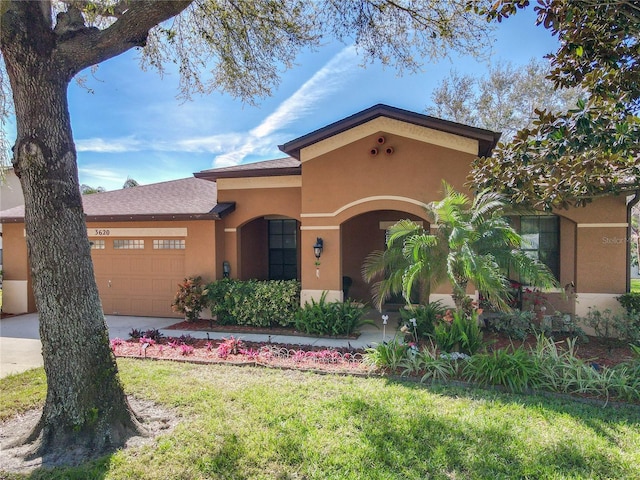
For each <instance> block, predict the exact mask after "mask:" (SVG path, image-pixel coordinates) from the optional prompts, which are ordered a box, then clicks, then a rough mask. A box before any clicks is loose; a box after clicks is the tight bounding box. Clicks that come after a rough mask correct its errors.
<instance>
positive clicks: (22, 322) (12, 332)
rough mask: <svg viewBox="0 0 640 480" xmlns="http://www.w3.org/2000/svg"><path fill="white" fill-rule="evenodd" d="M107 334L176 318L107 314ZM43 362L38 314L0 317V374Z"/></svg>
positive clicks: (166, 323)
mask: <svg viewBox="0 0 640 480" xmlns="http://www.w3.org/2000/svg"><path fill="white" fill-rule="evenodd" d="M105 318H106V320H107V326H108V327H109V337H110V338H116V337H119V338H128V337H129V332H130V331H131V329H132V328H137V329H141V330H149V329H152V328H158V329H161V328H166V327H168V326H169V325H173V324H174V323H176V322H177V321H179V320H178V319H175V318H152V317H126V316H122V317H121V316H117V317H114V316H110V315H107V316H106V317H105ZM41 366H42V345H41V344H40V334H39V332H38V314H37V313H28V314H25V315H17V316H15V317H8V318H3V319H2V320H0V378H2V377H6V376H7V375H12V374H14V373H20V372H24V371H25V370H29V369H31V368H36V367H41Z"/></svg>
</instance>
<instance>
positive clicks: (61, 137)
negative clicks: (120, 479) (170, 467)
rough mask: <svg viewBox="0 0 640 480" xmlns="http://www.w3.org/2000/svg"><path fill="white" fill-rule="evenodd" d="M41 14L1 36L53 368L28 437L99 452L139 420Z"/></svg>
mask: <svg viewBox="0 0 640 480" xmlns="http://www.w3.org/2000/svg"><path fill="white" fill-rule="evenodd" d="M30 3H31V2H25V4H30ZM24 8H25V9H28V8H34V7H29V6H26V7H24ZM35 8H38V7H37V6H36V7H35ZM41 23H42V22H34V24H33V25H26V27H27V31H28V30H29V29H32V30H31V31H28V35H27V33H25V32H23V31H20V29H17V30H16V32H14V34H13V37H11V38H8V39H7V37H6V36H4V35H3V43H2V53H3V57H4V60H5V64H6V67H7V73H8V75H9V78H10V81H11V87H12V91H13V98H14V106H15V115H16V123H17V141H16V144H15V146H14V149H13V153H14V158H13V164H14V167H15V171H16V174H17V175H18V176H19V177H20V181H21V184H22V190H23V192H24V200H25V229H26V240H27V248H28V255H29V262H30V266H31V276H32V282H33V291H34V295H35V301H36V306H37V309H38V313H39V317H40V338H41V340H42V354H43V357H44V366H45V371H46V376H47V397H46V401H45V405H44V409H43V412H42V417H41V418H40V421H39V423H38V424H37V426H36V428H35V430H34V431H33V432H32V433H31V434H30V435H29V437H28V438H27V439H26V441H27V442H34V446H35V448H34V451H35V452H36V453H45V452H47V451H50V450H51V449H53V448H54V447H56V448H60V447H76V446H78V447H82V448H85V449H89V450H90V451H92V452H94V453H99V452H102V451H105V450H107V449H110V448H113V447H117V446H120V445H122V444H123V443H124V441H125V440H126V439H127V438H128V437H129V436H131V435H132V434H135V433H139V432H140V426H139V424H138V422H137V421H136V418H135V415H134V414H133V413H132V411H131V409H130V408H129V405H128V402H127V399H126V396H125V394H124V391H123V388H122V385H121V383H120V381H119V379H118V375H117V366H116V362H115V357H114V355H113V352H112V351H111V348H110V344H109V338H108V331H107V327H106V323H105V319H104V315H103V311H102V306H101V303H100V298H99V296H98V289H97V286H96V282H95V278H94V273H93V264H92V261H91V249H90V244H89V241H88V238H87V229H86V225H85V220H84V212H83V209H82V199H81V195H80V190H79V185H78V174H77V166H76V152H75V146H74V143H73V138H72V132H71V123H70V118H69V111H68V105H67V87H68V84H69V81H70V78H71V76H72V75H70V74H69V70H68V69H67V68H65V65H60V64H59V63H57V62H56V61H55V60H54V58H55V57H54V56H53V55H52V52H53V51H54V49H55V46H56V44H55V38H54V36H53V34H52V33H48V32H47V31H46V29H43V28H42V25H41ZM3 27H6V24H3ZM38 29H40V30H41V31H38ZM5 33H6V32H5ZM21 35H22V36H21ZM28 36H30V38H26V37H28ZM30 39H33V41H30ZM11 40H13V41H11Z"/></svg>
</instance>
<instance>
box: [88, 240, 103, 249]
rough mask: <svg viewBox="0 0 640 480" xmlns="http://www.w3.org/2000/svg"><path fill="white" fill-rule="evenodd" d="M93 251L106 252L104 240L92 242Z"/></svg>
mask: <svg viewBox="0 0 640 480" xmlns="http://www.w3.org/2000/svg"><path fill="white" fill-rule="evenodd" d="M90 243H91V250H104V248H105V244H104V240H91V242H90Z"/></svg>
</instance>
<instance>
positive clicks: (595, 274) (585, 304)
mask: <svg viewBox="0 0 640 480" xmlns="http://www.w3.org/2000/svg"><path fill="white" fill-rule="evenodd" d="M626 242H627V224H626V223H579V224H578V225H577V229H576V290H577V295H576V314H577V315H578V316H585V315H586V314H587V312H588V309H589V307H596V308H597V309H598V310H600V311H602V310H604V309H606V308H609V309H614V310H615V309H618V308H620V304H619V303H618V301H617V300H616V297H617V296H619V295H621V294H623V293H624V292H625V290H626V279H625V276H624V275H623V274H622V273H623V272H624V271H625V270H626V268H627V264H626V263H627V257H626Z"/></svg>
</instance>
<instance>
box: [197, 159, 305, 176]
mask: <svg viewBox="0 0 640 480" xmlns="http://www.w3.org/2000/svg"><path fill="white" fill-rule="evenodd" d="M300 173H301V169H300V161H299V160H296V159H295V158H291V157H287V158H279V159H276V160H266V161H264V162H254V163H245V164H242V165H234V166H232V167H222V168H213V169H211V170H202V171H201V172H197V173H194V174H193V175H194V176H195V177H196V178H204V179H206V180H210V181H215V180H217V179H219V178H241V177H277V176H281V175H300Z"/></svg>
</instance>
